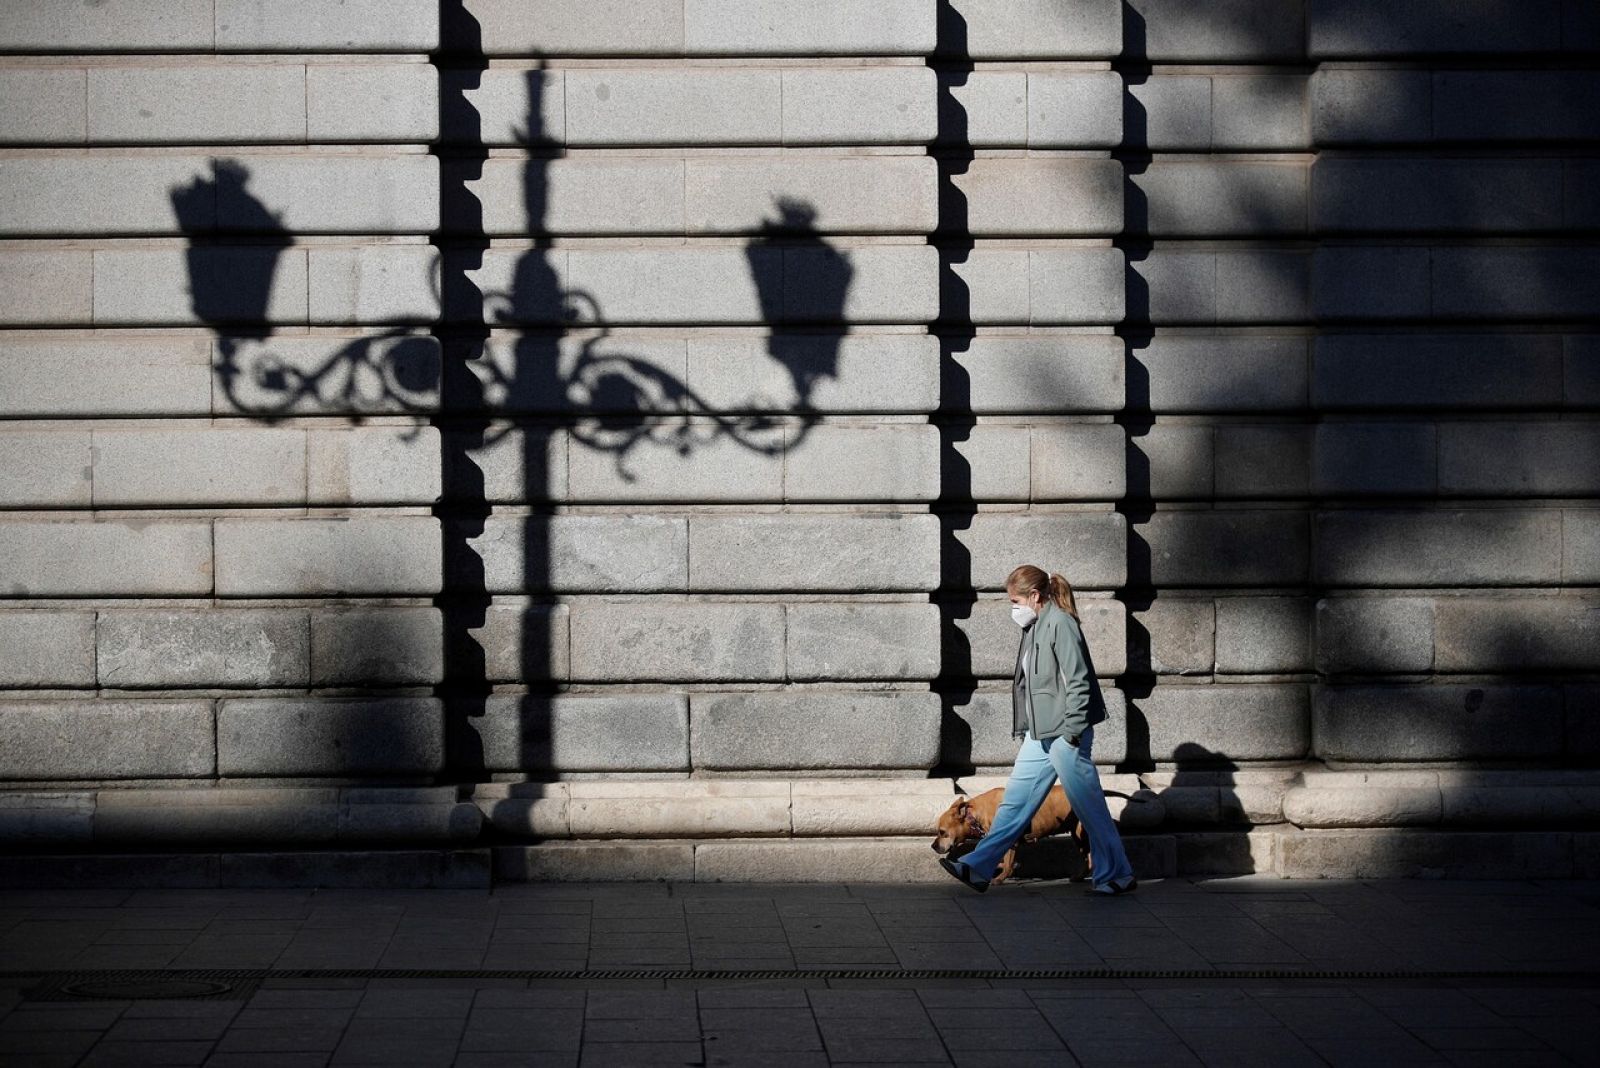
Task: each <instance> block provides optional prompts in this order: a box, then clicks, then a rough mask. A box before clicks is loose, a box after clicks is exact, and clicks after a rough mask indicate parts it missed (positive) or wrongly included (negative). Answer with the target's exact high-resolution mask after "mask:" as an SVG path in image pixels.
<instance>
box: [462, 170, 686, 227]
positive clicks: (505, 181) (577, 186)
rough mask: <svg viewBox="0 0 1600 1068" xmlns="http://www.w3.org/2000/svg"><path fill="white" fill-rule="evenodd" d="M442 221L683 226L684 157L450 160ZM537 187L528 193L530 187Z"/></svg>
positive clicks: (499, 224) (509, 224)
mask: <svg viewBox="0 0 1600 1068" xmlns="http://www.w3.org/2000/svg"><path fill="white" fill-rule="evenodd" d="M445 182H446V188H447V195H446V196H445V200H444V203H443V205H442V207H443V211H444V224H445V227H446V228H447V229H449V230H450V231H452V232H456V233H467V234H471V233H479V232H481V233H486V234H512V235H520V234H559V235H567V234H681V233H683V232H684V207H683V205H684V161H683V160H677V159H669V158H654V157H652V158H645V159H638V158H632V157H625V158H622V159H608V158H604V157H602V158H599V159H595V158H590V157H579V158H576V159H557V160H543V159H540V160H536V161H530V160H527V159H513V158H503V159H502V158H492V159H487V160H476V159H471V160H457V161H453V162H451V163H447V164H446V165H445ZM535 187H536V188H538V189H539V193H540V195H539V196H538V197H537V198H530V197H529V196H528V190H529V189H530V188H535Z"/></svg>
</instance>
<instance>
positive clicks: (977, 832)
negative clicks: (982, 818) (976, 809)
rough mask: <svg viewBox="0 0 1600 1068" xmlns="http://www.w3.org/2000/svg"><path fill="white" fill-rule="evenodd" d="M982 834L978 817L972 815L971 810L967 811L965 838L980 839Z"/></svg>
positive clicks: (982, 828) (981, 825) (982, 830)
mask: <svg viewBox="0 0 1600 1068" xmlns="http://www.w3.org/2000/svg"><path fill="white" fill-rule="evenodd" d="M984 833H985V832H984V827H983V824H981V823H979V822H978V817H977V816H976V815H974V814H973V811H972V809H970V808H969V809H967V837H969V838H982V837H983V836H984Z"/></svg>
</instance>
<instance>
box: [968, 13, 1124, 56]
mask: <svg viewBox="0 0 1600 1068" xmlns="http://www.w3.org/2000/svg"><path fill="white" fill-rule="evenodd" d="M939 18H940V20H941V28H940V34H939V48H940V51H941V52H951V51H954V50H955V49H956V48H959V53H958V54H959V55H961V56H962V57H964V58H969V59H1108V58H1110V57H1112V56H1115V55H1116V54H1117V53H1118V51H1119V49H1120V47H1121V44H1122V13H1121V12H1120V11H1119V10H1118V8H1117V5H1116V4H1115V3H1113V2H1111V0H1074V2H1072V3H1066V4H1063V3H1059V2H1056V0H1022V2H1020V3H1019V2H1016V0H951V2H950V3H949V4H948V6H946V5H941V6H940V11H939Z"/></svg>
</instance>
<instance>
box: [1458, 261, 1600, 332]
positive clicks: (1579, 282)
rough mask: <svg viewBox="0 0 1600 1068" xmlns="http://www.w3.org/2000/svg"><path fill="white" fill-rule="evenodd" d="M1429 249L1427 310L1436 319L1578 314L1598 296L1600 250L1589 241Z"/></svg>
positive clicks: (1561, 317) (1544, 317) (1560, 317)
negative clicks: (1581, 244) (1577, 244)
mask: <svg viewBox="0 0 1600 1068" xmlns="http://www.w3.org/2000/svg"><path fill="white" fill-rule="evenodd" d="M1428 251H1429V260H1430V263H1431V272H1430V287H1431V290H1432V307H1431V309H1430V314H1431V315H1433V316H1435V317H1438V318H1441V319H1466V320H1477V321H1480V322H1481V321H1484V320H1493V321H1497V322H1501V321H1505V320H1551V319H1555V320H1568V319H1578V318H1581V317H1582V316H1583V314H1584V310H1585V309H1588V308H1592V307H1594V306H1595V303H1596V301H1600V282H1597V281H1596V279H1597V278H1600V270H1597V269H1596V266H1597V263H1600V250H1596V249H1595V248H1593V247H1583V248H1579V247H1573V246H1559V247H1526V246H1522V247H1519V246H1508V245H1489V246H1455V245H1441V246H1438V247H1435V248H1433V249H1430V250H1428Z"/></svg>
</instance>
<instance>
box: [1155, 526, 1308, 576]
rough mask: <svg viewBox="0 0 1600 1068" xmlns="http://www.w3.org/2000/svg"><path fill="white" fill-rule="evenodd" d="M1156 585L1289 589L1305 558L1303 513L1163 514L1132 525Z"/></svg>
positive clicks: (1302, 569) (1303, 570)
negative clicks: (1145, 551)
mask: <svg viewBox="0 0 1600 1068" xmlns="http://www.w3.org/2000/svg"><path fill="white" fill-rule="evenodd" d="M1132 535H1133V536H1134V537H1137V538H1142V539H1143V540H1144V542H1145V544H1147V545H1148V546H1149V552H1150V581H1151V582H1152V583H1154V584H1155V585H1156V586H1158V587H1160V586H1295V585H1300V584H1302V583H1304V582H1305V580H1306V576H1307V572H1308V571H1309V565H1310V556H1311V544H1310V542H1311V537H1310V523H1309V521H1308V517H1307V516H1306V515H1305V513H1303V512H1290V511H1260V512H1243V511H1232V510H1228V511H1185V512H1178V511H1163V512H1157V513H1155V514H1154V515H1152V516H1151V517H1150V519H1149V520H1148V521H1146V522H1144V523H1138V524H1135V525H1134V527H1133V529H1132Z"/></svg>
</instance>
